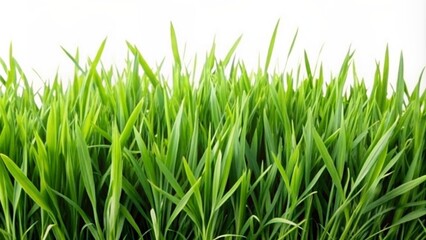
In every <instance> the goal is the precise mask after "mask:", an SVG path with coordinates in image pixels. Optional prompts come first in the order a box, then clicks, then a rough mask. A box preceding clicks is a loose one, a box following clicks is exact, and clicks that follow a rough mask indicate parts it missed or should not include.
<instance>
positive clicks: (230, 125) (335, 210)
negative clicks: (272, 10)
mask: <svg viewBox="0 0 426 240" xmlns="http://www.w3.org/2000/svg"><path fill="white" fill-rule="evenodd" d="M277 27H278V24H277V26H276V27H275V29H274V32H273V34H272V37H271V41H270V45H269V50H268V52H267V53H266V54H265V56H266V57H265V59H266V61H265V63H264V65H263V64H262V66H261V67H259V68H258V69H257V70H256V71H252V70H251V69H246V67H245V65H244V62H243V61H242V60H238V59H236V57H235V56H234V53H235V50H236V48H237V45H238V43H239V42H240V39H237V41H236V42H235V43H234V45H233V46H232V48H231V49H230V51H229V53H228V54H227V55H226V56H216V55H215V47H214V46H213V47H212V49H211V50H210V52H209V53H208V55H207V56H206V58H205V61H204V65H203V67H202V71H201V74H200V76H199V77H198V76H194V74H193V73H192V70H193V69H190V68H188V67H187V66H186V65H185V64H184V62H183V60H182V59H181V57H180V54H179V47H178V46H179V45H178V43H177V39H176V34H175V31H174V29H173V25H171V28H170V34H171V46H172V54H173V59H174V63H173V69H172V74H171V76H172V77H171V78H170V79H166V78H165V77H164V75H163V74H162V73H163V72H164V71H165V70H164V69H161V66H159V67H156V68H152V66H150V64H149V60H148V59H144V57H143V54H142V53H141V52H140V51H139V50H138V48H136V46H134V45H132V44H130V43H128V44H127V45H128V49H129V53H130V54H129V55H130V56H131V57H130V59H128V60H126V67H125V68H124V69H116V68H114V67H105V66H103V65H102V64H101V55H102V52H103V50H104V48H105V47H107V46H106V41H104V42H102V44H101V45H100V48H99V49H98V52H97V54H96V56H94V57H93V58H91V59H89V60H88V61H87V62H85V63H81V62H82V61H81V60H80V59H79V54H78V52H77V53H75V54H71V53H70V52H68V51H66V53H65V54H66V55H68V57H69V58H70V59H71V60H72V62H71V61H70V64H74V65H75V73H74V76H71V78H73V80H72V82H71V83H70V84H69V85H68V86H67V87H64V86H63V83H62V81H61V79H59V77H57V78H55V79H54V81H53V82H52V83H50V84H47V83H46V84H45V86H44V87H43V89H42V90H41V91H35V90H34V89H33V88H32V87H31V85H30V84H29V82H30V81H29V80H28V79H27V78H26V77H25V74H24V73H23V71H22V69H21V67H20V66H19V64H18V62H17V60H15V58H14V57H13V54H12V50H11V51H10V56H9V57H8V60H1V61H0V63H1V65H2V69H3V72H0V81H1V83H0V209H1V211H0V235H1V239H205V240H208V239H363V240H364V239H419V240H420V239H426V217H425V216H426V183H425V181H426V164H425V154H426V146H425V143H426V129H425V128H426V113H425V104H426V92H425V91H424V89H421V88H420V79H421V78H422V76H420V77H419V80H418V84H417V85H416V87H415V88H414V90H413V91H411V92H409V91H408V90H407V87H406V82H405V81H404V65H403V57H402V55H401V57H400V64H399V68H398V75H397V76H389V51H388V49H387V48H386V53H385V56H384V59H383V62H381V63H378V64H377V66H376V67H377V68H376V72H375V74H374V83H373V86H372V88H371V89H367V87H366V85H365V82H364V81H363V80H360V79H359V78H358V76H357V75H356V69H355V64H354V61H353V51H351V50H349V51H348V52H347V54H346V55H343V60H342V64H341V69H340V71H339V72H338V73H337V74H335V77H332V78H331V79H327V80H326V79H324V74H323V72H324V70H323V68H322V67H321V66H312V65H311V63H310V62H309V59H308V56H307V54H306V53H305V58H304V62H303V64H302V65H301V66H299V67H298V68H296V71H287V72H277V71H275V72H271V70H270V66H269V65H270V61H271V56H272V54H273V48H274V44H275V38H276V34H277ZM295 40H296V35H295V38H294V40H293V42H292V44H291V46H290V48H289V56H290V53H291V51H292V49H293V45H294V42H295ZM11 49H12V48H11ZM384 49H385V46H384ZM349 74H352V75H353V79H354V80H353V81H351V82H347V79H348V75H349ZM372 75H373V74H372ZM419 75H421V74H419ZM390 78H395V79H396V87H395V88H394V89H393V88H391V87H390V84H389V79H390ZM415 81H417V80H415ZM345 86H349V87H348V88H345Z"/></svg>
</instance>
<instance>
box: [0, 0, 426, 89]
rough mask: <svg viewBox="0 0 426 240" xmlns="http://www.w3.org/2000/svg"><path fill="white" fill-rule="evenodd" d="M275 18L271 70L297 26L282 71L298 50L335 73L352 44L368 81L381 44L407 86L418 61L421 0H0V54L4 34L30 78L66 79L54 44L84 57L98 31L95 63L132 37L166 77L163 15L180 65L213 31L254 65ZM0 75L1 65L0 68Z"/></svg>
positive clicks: (118, 58)
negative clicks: (172, 34)
mask: <svg viewBox="0 0 426 240" xmlns="http://www.w3.org/2000/svg"><path fill="white" fill-rule="evenodd" d="M278 19H280V27H279V32H278V37H277V42H276V46H275V51H274V55H273V62H272V64H271V66H272V67H273V69H272V70H274V69H275V70H277V71H282V70H283V68H284V65H285V63H286V62H285V60H286V55H287V51H288V48H289V47H290V44H291V41H292V38H293V35H294V34H295V32H296V30H297V29H298V31H299V34H298V38H297V41H296V45H295V48H294V50H293V53H292V56H291V58H290V61H289V63H288V66H287V70H291V69H296V68H297V66H298V65H299V64H300V63H302V62H303V50H306V51H307V53H308V55H309V57H310V61H311V65H313V64H314V63H315V62H316V61H317V60H319V61H320V62H322V63H323V67H324V70H325V72H326V73H327V76H330V74H331V73H334V75H337V74H338V71H339V67H340V64H341V63H342V60H343V58H344V56H345V54H346V52H347V51H348V49H349V47H350V48H351V49H353V50H355V55H354V56H355V57H354V60H355V63H356V67H357V73H358V75H359V77H361V78H364V80H365V81H366V83H367V86H371V81H372V80H373V77H374V70H375V66H376V62H377V61H380V62H383V57H384V53H385V48H386V45H387V44H388V45H389V49H390V57H391V65H390V67H391V70H390V82H391V84H394V83H395V80H396V75H397V69H398V61H399V54H400V52H401V51H402V52H403V54H404V62H405V80H406V82H407V84H408V86H409V88H410V89H412V88H413V86H414V85H415V84H416V83H417V81H418V80H419V76H420V72H421V71H422V69H423V68H424V67H425V66H426V1H424V0H411V1H399V0H398V1H396V0H388V1H386V0H376V1H365V0H361V1H360V0H358V1H331V0H322V1H315V0H311V1H292V2H290V1H268V0H263V1H253V0H227V1H226V0H216V1H213V0H211V1H204V0H198V1H196V0H193V1H191V0H181V1H172V0H160V1H130V0H120V1H119V0H117V1H113V0H104V1H101V0H86V1H83V0H78V1H63V0H40V1H31V0H27V1H22V0H19V1H6V0H0V57H1V58H3V59H4V60H7V58H8V51H9V45H10V43H11V42H12V43H13V52H14V56H15V58H16V59H17V60H18V62H19V63H20V65H21V66H22V67H23V69H24V71H25V73H26V74H27V76H28V78H29V79H30V80H31V81H32V82H33V83H34V86H35V87H40V86H41V85H42V84H41V83H42V80H43V81H50V80H52V79H53V78H54V76H55V74H56V72H58V73H59V76H60V77H61V78H62V79H63V81H65V82H67V81H70V79H71V78H72V76H73V74H72V72H73V69H74V67H73V63H72V62H71V61H70V60H69V59H68V58H67V56H66V55H65V54H64V53H63V51H62V49H61V46H62V47H64V48H66V49H67V50H68V51H70V52H72V53H74V52H75V50H76V49H77V47H78V48H79V49H80V55H81V59H82V60H84V61H85V60H86V59H87V57H94V55H95V53H96V51H97V49H98V47H99V44H100V43H101V41H102V40H103V39H104V38H105V37H107V38H108V40H107V45H106V49H105V52H104V55H103V58H102V62H103V63H104V65H107V66H108V65H111V64H114V65H116V66H118V67H122V66H123V65H124V61H125V58H126V54H127V47H126V43H125V41H126V40H127V41H129V42H131V43H134V44H136V45H137V47H138V48H139V49H140V51H141V52H142V54H144V57H145V59H146V60H147V61H148V62H149V64H150V65H152V66H153V67H155V66H156V65H157V64H159V63H160V62H161V61H162V60H163V59H165V63H166V64H165V67H163V74H164V75H165V76H170V68H171V65H170V63H171V60H172V53H171V47H170V36H169V25H170V22H173V24H174V27H175V30H176V33H177V37H178V42H179V47H180V52H181V55H183V53H184V52H185V55H184V62H185V63H186V64H187V65H188V67H190V66H192V65H191V63H192V62H193V61H194V57H195V55H196V54H197V58H198V63H201V62H202V61H203V60H204V56H205V54H206V52H207V51H208V50H209V49H210V47H211V44H212V42H213V40H214V39H215V42H216V45H217V56H218V57H224V56H225V54H226V52H227V50H228V49H229V48H230V47H231V45H232V43H233V42H234V41H235V40H236V39H237V38H238V37H239V36H240V35H241V34H242V35H243V39H242V41H241V43H240V45H239V48H238V49H237V54H236V56H237V58H238V59H241V60H243V61H244V62H245V64H246V65H247V66H248V67H249V68H250V69H252V70H256V69H257V66H258V63H259V61H260V63H261V65H263V63H264V59H265V55H266V53H267V48H268V44H269V40H270V36H271V34H272V31H273V28H274V26H275V23H276V22H277V20H278ZM322 46H323V50H322V53H321V55H318V54H319V51H320V49H321V47H322ZM36 72H37V73H38V74H39V75H40V76H41V79H42V80H41V79H40V78H39V77H38V76H37V74H36ZM0 74H4V72H3V70H0ZM424 81H426V77H423V82H424ZM424 85H425V84H424V83H423V86H424Z"/></svg>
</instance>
